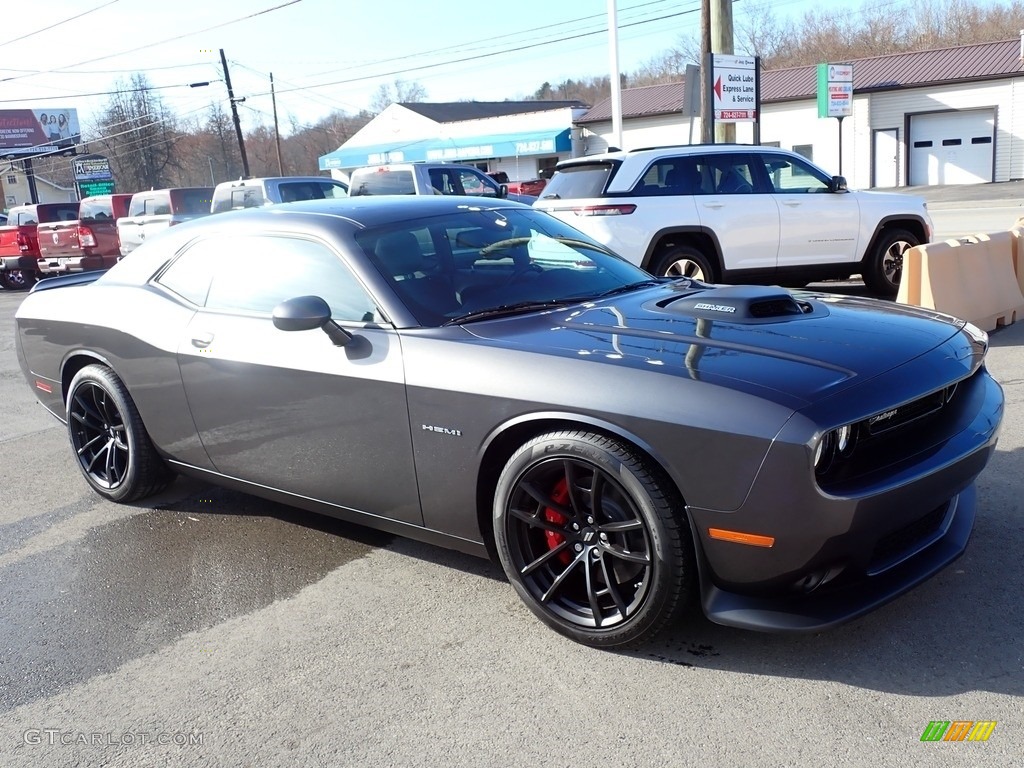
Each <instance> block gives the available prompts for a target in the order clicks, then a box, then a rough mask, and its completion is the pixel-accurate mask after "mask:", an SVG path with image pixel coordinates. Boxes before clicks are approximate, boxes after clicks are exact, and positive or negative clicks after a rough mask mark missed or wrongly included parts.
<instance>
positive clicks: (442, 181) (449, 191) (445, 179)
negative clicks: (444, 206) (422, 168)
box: [428, 168, 459, 195]
mask: <svg viewBox="0 0 1024 768" xmlns="http://www.w3.org/2000/svg"><path fill="white" fill-rule="evenodd" d="M428 175H429V176H430V186H432V187H433V188H434V189H435V190H436V191H437V192H440V193H441V194H442V195H457V194H459V190H458V189H456V187H455V180H454V179H453V178H452V175H451V173H450V172H449V171H448V170H446V169H443V168H431V169H430V170H429V171H428Z"/></svg>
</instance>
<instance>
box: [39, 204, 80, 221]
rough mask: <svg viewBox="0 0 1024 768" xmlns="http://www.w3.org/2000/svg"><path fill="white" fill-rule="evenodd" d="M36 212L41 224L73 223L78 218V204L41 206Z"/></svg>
mask: <svg viewBox="0 0 1024 768" xmlns="http://www.w3.org/2000/svg"><path fill="white" fill-rule="evenodd" d="M38 211H39V221H41V222H50V221H74V220H75V219H77V218H78V203H68V204H67V205H62V204H57V203H54V204H52V205H41V206H39V209H38Z"/></svg>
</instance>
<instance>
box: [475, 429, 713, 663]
mask: <svg viewBox="0 0 1024 768" xmlns="http://www.w3.org/2000/svg"><path fill="white" fill-rule="evenodd" d="M595 497H596V498H597V499H598V502H597V505H596V509H595V504H594V499H595ZM682 508H683V506H682V500H681V499H680V498H679V496H678V494H677V493H676V492H675V489H674V488H672V487H671V486H670V484H669V483H668V482H667V481H665V480H662V479H660V475H659V474H656V473H655V472H654V471H653V470H652V468H651V467H650V466H649V465H648V463H647V461H646V460H644V459H643V458H642V457H641V456H640V455H639V454H637V453H636V452H635V450H633V449H631V448H629V447H626V446H624V445H622V444H621V443H619V442H617V441H615V440H613V439H611V438H608V437H604V436H602V435H597V434H592V433H588V432H572V431H567V432H553V433H550V434H546V435H542V436H540V437H537V438H534V439H533V440H531V441H529V442H528V443H526V444H525V445H523V446H522V447H520V448H519V449H518V450H517V451H516V452H515V453H514V454H513V455H512V457H511V458H510V459H509V460H508V463H507V464H506V465H505V468H504V470H503V471H502V473H501V476H500V477H499V479H498V485H497V488H496V491H495V498H494V537H495V543H496V545H497V550H498V556H499V559H500V560H501V564H502V567H503V568H504V569H505V573H506V575H507V576H508V579H509V581H510V582H511V583H512V586H513V587H514V588H515V590H516V592H517V593H518V594H519V597H520V598H521V599H522V600H523V602H525V603H526V605H527V607H529V609H530V610H531V611H533V613H534V614H536V615H537V617H538V618H539V619H540V620H541V621H543V622H544V623H545V624H547V625H548V626H549V627H551V628H552V629H554V630H555V631H556V632H559V633H561V634H563V635H565V636H566V637H568V638H571V639H572V640H575V641H576V642H578V643H582V644H584V645H589V646H592V647H595V648H620V647H623V646H629V645H636V644H639V643H643V642H646V641H647V640H649V639H650V638H652V637H653V636H654V635H656V634H657V633H658V631H660V630H661V629H662V628H663V627H664V626H666V625H667V624H669V623H671V622H674V621H675V620H676V619H677V618H678V617H679V615H680V614H681V613H682V611H683V610H684V608H685V607H686V603H687V598H688V597H689V593H690V590H691V587H692V584H693V581H694V574H695V571H696V566H695V559H694V554H693V545H692V541H691V539H690V532H689V528H688V526H687V524H686V522H685V519H683V517H682V512H681V510H682Z"/></svg>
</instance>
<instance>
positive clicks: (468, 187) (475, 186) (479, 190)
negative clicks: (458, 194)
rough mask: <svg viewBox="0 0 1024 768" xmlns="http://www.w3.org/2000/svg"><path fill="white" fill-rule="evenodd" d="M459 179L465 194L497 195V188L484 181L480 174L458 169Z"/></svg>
mask: <svg viewBox="0 0 1024 768" xmlns="http://www.w3.org/2000/svg"><path fill="white" fill-rule="evenodd" d="M459 180H460V181H461V182H462V189H463V191H464V192H465V193H466V194H467V195H486V196H489V197H496V196H497V190H496V189H495V188H494V187H493V186H491V185H490V184H488V183H487V182H485V181H484V177H483V176H482V175H478V174H475V173H473V172H471V171H459Z"/></svg>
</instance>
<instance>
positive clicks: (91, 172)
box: [72, 155, 114, 181]
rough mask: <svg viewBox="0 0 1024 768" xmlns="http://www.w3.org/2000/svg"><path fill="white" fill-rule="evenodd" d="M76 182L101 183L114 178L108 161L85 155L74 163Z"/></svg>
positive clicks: (97, 156) (103, 158)
mask: <svg viewBox="0 0 1024 768" xmlns="http://www.w3.org/2000/svg"><path fill="white" fill-rule="evenodd" d="M72 165H73V167H74V169H75V180H76V181H101V180H104V179H112V178H114V174H113V173H112V172H111V170H110V160H108V159H107V158H105V157H102V156H100V155H87V156H85V157H81V158H79V159H77V160H75V161H74V163H73V164H72Z"/></svg>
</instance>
